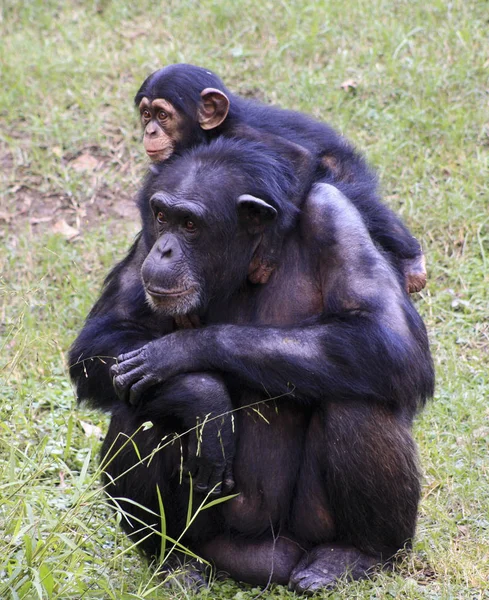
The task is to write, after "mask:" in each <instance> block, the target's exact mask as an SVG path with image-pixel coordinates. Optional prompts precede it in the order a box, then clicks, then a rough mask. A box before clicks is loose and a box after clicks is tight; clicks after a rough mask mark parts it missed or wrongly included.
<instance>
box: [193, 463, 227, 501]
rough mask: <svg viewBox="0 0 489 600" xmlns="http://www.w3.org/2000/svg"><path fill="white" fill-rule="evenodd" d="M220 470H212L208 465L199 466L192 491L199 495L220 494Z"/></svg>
mask: <svg viewBox="0 0 489 600" xmlns="http://www.w3.org/2000/svg"><path fill="white" fill-rule="evenodd" d="M221 479H222V470H221V469H220V468H217V469H216V468H213V466H212V465H210V464H209V463H207V464H202V463H201V464H200V465H199V471H198V473H197V475H196V477H195V483H194V490H195V491H196V492H197V493H199V494H211V495H212V496H217V495H218V494H220V493H221V487H222V486H221Z"/></svg>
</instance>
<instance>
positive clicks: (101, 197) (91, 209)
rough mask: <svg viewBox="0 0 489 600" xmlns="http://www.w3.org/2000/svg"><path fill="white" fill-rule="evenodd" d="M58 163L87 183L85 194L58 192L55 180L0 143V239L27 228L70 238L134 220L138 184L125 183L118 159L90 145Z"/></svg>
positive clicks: (135, 219)
mask: <svg viewBox="0 0 489 600" xmlns="http://www.w3.org/2000/svg"><path fill="white" fill-rule="evenodd" d="M60 161H61V164H62V165H63V166H65V167H66V168H67V169H72V170H73V172H75V173H76V174H78V176H79V177H80V179H81V180H82V182H85V181H86V184H87V185H86V186H84V187H86V190H88V191H89V193H88V194H84V193H80V194H72V193H69V192H68V193H67V192H64V191H62V190H60V186H59V184H58V182H56V183H52V182H51V181H49V180H48V178H46V177H43V176H42V175H40V174H39V173H36V172H35V170H34V169H31V168H30V165H29V163H28V162H27V161H25V160H23V159H22V156H14V155H13V154H12V152H11V151H9V149H8V148H7V147H6V146H5V145H0V170H1V174H0V184H1V193H0V237H5V235H7V234H8V235H9V236H11V235H14V236H15V235H16V234H17V233H18V232H19V231H20V230H22V231H25V229H26V225H27V226H28V227H29V228H31V229H32V232H33V234H34V235H36V234H41V233H45V232H49V231H51V232H55V233H60V234H61V235H63V236H65V237H67V238H68V239H71V238H74V237H76V236H77V235H79V234H81V233H82V232H83V231H84V230H87V229H90V228H93V227H98V226H100V225H101V223H111V224H114V223H115V222H117V221H119V222H120V221H121V220H122V219H124V220H126V221H127V220H129V221H131V222H137V220H138V218H139V217H138V211H137V208H136V205H135V202H134V199H135V195H136V190H137V185H136V184H135V183H134V182H128V179H131V178H130V177H129V178H128V177H127V174H126V171H127V169H126V168H125V166H124V161H121V160H120V157H114V156H105V155H103V153H102V152H101V150H100V149H99V148H97V147H93V146H91V147H88V148H83V149H82V150H80V151H79V152H77V153H76V154H75V155H71V156H70V155H65V156H62V157H60ZM107 179H109V180H110V184H108V183H107V181H106V180H107Z"/></svg>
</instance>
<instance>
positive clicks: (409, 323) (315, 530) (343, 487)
mask: <svg viewBox="0 0 489 600" xmlns="http://www.w3.org/2000/svg"><path fill="white" fill-rule="evenodd" d="M271 158H272V156H271V151H270V149H269V148H266V147H264V146H263V145H260V144H258V143H252V142H249V141H245V140H241V141H239V140H227V139H224V138H221V139H219V140H216V141H214V142H211V143H210V144H209V145H208V146H198V147H196V148H194V149H193V150H192V151H189V152H187V153H184V154H183V155H182V156H181V157H174V158H173V159H172V160H171V161H169V162H167V163H165V165H164V166H163V167H162V168H161V169H160V173H159V175H157V176H155V177H154V178H153V180H152V183H151V189H150V190H148V191H149V192H150V193H151V196H150V211H151V214H152V215H153V222H152V223H151V224H149V223H148V222H146V223H145V225H144V228H145V231H144V234H145V235H143V236H142V237H141V238H140V239H139V240H138V241H137V243H136V244H135V246H134V247H133V249H132V251H131V252H130V254H129V255H128V257H127V258H126V259H125V260H124V261H122V263H121V264H120V265H119V266H118V267H116V268H115V270H114V271H113V272H112V273H111V275H110V276H109V278H108V282H107V285H106V287H105V290H104V292H103V294H102V296H101V298H100V299H99V300H98V302H97V303H96V305H95V307H94V308H93V309H92V312H91V313H90V315H89V317H88V319H87V322H86V324H85V326H84V328H83V330H82V332H81V333H80V335H79V337H78V339H77V340H76V341H75V343H74V345H73V347H72V349H71V352H70V364H71V375H72V377H73V379H74V380H75V382H76V384H77V391H78V395H79V397H80V398H81V399H88V400H90V401H91V402H92V404H93V405H95V406H98V407H100V408H105V409H109V410H111V412H112V419H111V423H110V428H109V432H108V434H107V437H106V439H105V442H104V446H103V451H102V454H103V457H104V459H103V460H104V464H105V469H106V472H107V473H108V480H107V481H108V486H107V491H108V492H109V493H110V494H111V495H112V496H113V497H114V498H116V499H117V500H116V501H117V502H118V503H119V504H122V505H123V506H124V508H125V509H126V510H127V511H128V512H129V513H130V514H131V515H132V517H131V518H130V519H129V520H128V521H127V522H125V521H124V520H123V523H124V524H125V525H124V526H125V529H126V531H127V532H128V533H129V535H131V537H132V538H133V539H134V540H136V541H139V542H140V547H141V548H142V549H143V550H144V551H145V552H146V553H147V554H149V555H157V554H158V552H159V551H160V541H159V539H158V535H157V532H158V531H160V527H161V525H160V521H161V520H160V517H159V516H158V515H159V512H160V508H159V506H160V504H159V497H161V498H162V500H163V504H164V508H165V515H166V525H167V530H166V533H167V535H169V536H170V537H173V538H178V537H179V536H180V535H181V533H182V531H183V530H184V528H185V518H186V511H187V501H188V494H189V489H188V485H186V483H185V480H183V481H182V479H181V473H180V471H181V469H180V464H181V460H183V461H184V462H185V461H187V462H188V461H190V463H191V466H190V469H193V468H194V467H195V465H197V468H198V477H199V485H200V487H201V489H202V490H209V489H211V487H212V486H213V485H220V484H221V482H222V483H223V484H224V485H223V488H226V487H227V489H229V488H230V487H231V486H232V477H231V474H232V475H233V476H234V482H235V487H234V492H236V493H237V494H238V495H237V496H236V497H234V498H232V499H231V500H228V501H226V502H224V503H221V504H219V505H216V506H214V507H213V508H211V509H208V510H205V511H202V513H201V514H200V515H199V517H198V518H197V520H196V521H195V522H194V523H193V524H192V526H191V527H190V528H189V530H188V531H187V532H186V534H185V536H184V538H183V541H184V543H185V544H186V545H187V546H188V547H190V548H191V549H192V550H193V551H194V552H197V553H199V554H200V555H201V556H203V557H205V558H206V559H208V560H209V561H211V562H213V563H214V564H215V566H216V567H217V568H218V569H220V570H224V571H227V572H228V573H230V574H231V576H233V577H234V578H236V579H239V580H243V581H248V582H251V583H255V584H259V585H265V584H266V583H267V582H268V581H275V582H279V583H284V584H286V583H288V584H289V585H290V586H291V588H293V589H295V590H296V591H308V592H311V591H314V590H316V589H318V588H321V587H329V586H332V585H334V583H335V582H336V581H337V579H338V577H341V576H343V575H345V574H349V576H351V577H353V578H360V577H363V576H365V575H366V572H367V570H368V569H369V568H370V567H372V566H373V565H375V564H377V563H381V562H385V561H387V560H388V559H389V558H390V557H392V556H393V554H394V553H395V552H396V551H397V550H398V549H399V548H401V547H403V546H404V545H406V544H407V545H409V543H410V540H411V538H412V536H413V534H414V530H415V522H416V513H417V505H418V500H419V481H418V470H417V464H416V450H415V446H414V442H413V440H412V437H411V432H410V429H411V424H412V420H413V417H414V415H415V413H416V410H417V409H418V408H419V407H420V406H422V404H423V403H424V401H425V399H426V398H427V397H428V396H430V394H431V393H432V388H433V371H432V363H431V358H430V354H429V349H428V343H427V337H426V332H425V329H424V326H423V323H422V321H421V319H420V317H419V315H418V314H417V312H416V311H415V309H414V307H413V305H412V304H411V303H410V301H409V298H408V296H407V293H406V292H405V291H404V290H403V288H402V286H401V285H400V283H399V281H398V278H397V276H396V275H395V273H394V269H393V267H392V266H391V265H390V264H389V263H388V262H387V260H386V259H385V257H384V256H383V254H382V253H381V252H379V251H378V249H377V248H376V246H375V245H374V244H373V242H372V240H371V237H370V235H369V234H368V231H367V229H366V227H365V225H364V223H363V220H362V218H361V216H360V215H359V213H358V212H357V210H356V208H355V207H354V206H353V204H352V203H351V202H350V201H349V200H348V199H347V198H346V197H345V196H344V195H343V194H342V193H341V192H340V191H338V190H337V189H336V188H334V187H332V186H331V185H328V184H316V185H315V186H314V187H313V190H312V192H311V193H310V194H309V195H308V197H307V199H306V200H305V201H304V204H303V206H302V207H301V213H300V215H299V218H298V220H297V221H296V225H295V226H294V228H293V229H292V230H291V231H289V233H288V234H287V236H286V238H285V240H284V244H283V247H282V252H281V256H280V261H279V263H278V265H277V267H276V269H275V270H274V272H273V274H272V275H271V277H270V279H269V281H268V283H267V284H266V285H261V286H257V285H252V284H250V283H249V282H248V281H247V273H248V265H249V263H250V262H251V261H252V260H253V254H254V252H255V251H256V248H257V246H258V244H259V241H260V237H261V233H262V232H263V231H264V230H265V229H273V227H274V223H275V222H276V221H277V213H279V212H280V211H283V210H290V205H288V204H287V203H285V204H282V205H281V204H280V202H281V197H282V195H281V194H280V193H279V192H280V188H281V187H284V186H287V185H289V183H288V182H289V175H290V174H289V173H288V172H287V169H288V168H289V167H288V166H287V162H286V161H284V162H282V163H281V162H280V157H278V158H276V159H274V161H275V160H276V161H277V162H274V161H272V160H271ZM264 174H267V177H263V175H264ZM151 243H152V246H151ZM189 313H190V314H196V315H198V316H199V318H200V321H201V323H202V324H203V326H202V327H201V328H196V329H187V330H180V331H174V325H173V318H174V317H177V316H179V315H186V314H189ZM115 356H118V359H117V361H116V362H115V363H114V360H111V359H110V358H108V357H115ZM97 357H102V359H101V360H99V359H98V358H97ZM111 365H112V366H111ZM127 401H129V402H127ZM229 406H232V408H233V409H234V420H235V429H234V433H233V429H232V427H231V424H230V422H229V421H230V417H229V415H223V417H222V419H219V418H217V419H214V420H213V421H210V419H212V417H214V416H218V417H219V416H221V415H222V414H223V412H224V411H225V410H226V407H229ZM199 413H200V414H199ZM196 419H197V420H198V421H199V423H200V424H203V423H204V422H205V421H206V419H207V421H208V422H209V424H212V423H216V425H215V426H213V429H211V430H210V433H209V435H207V436H206V427H207V425H205V424H204V426H203V428H201V429H203V431H202V435H201V438H200V441H201V442H202V446H207V448H202V449H201V450H202V452H203V453H204V454H206V456H205V460H204V458H203V456H202V454H200V455H199V454H198V453H197V454H196V452H195V447H193V446H192V438H193V435H194V434H192V433H190V434H189V438H188V439H187V440H185V439H184V440H183V441H182V442H181V444H182V446H183V448H182V449H180V443H174V444H173V445H170V446H165V447H163V443H162V440H164V439H166V440H168V439H171V434H172V433H173V432H179V433H181V432H183V431H185V429H186V428H187V427H188V426H189V425H192V424H193V425H195V424H196ZM147 420H151V421H152V422H153V423H154V427H153V428H152V429H149V430H147V431H143V430H142V429H141V425H142V424H143V423H144V422H145V421H147ZM128 438H131V439H132V441H133V442H134V444H136V445H137V447H138V453H136V451H135V450H134V446H133V443H132V442H131V443H127V439H128ZM216 440H218V442H216ZM216 449H217V450H216ZM182 453H183V459H182V456H181V454H182ZM140 457H143V460H140ZM145 457H147V458H145ZM230 467H232V470H231V468H230ZM124 498H127V499H128V502H127V503H126V504H124V500H121V499H124ZM142 507H146V508H147V509H148V510H149V511H150V512H145V511H144V510H143V508H142ZM144 525H146V529H145V528H144ZM152 532H153V533H152ZM154 532H156V533H154Z"/></svg>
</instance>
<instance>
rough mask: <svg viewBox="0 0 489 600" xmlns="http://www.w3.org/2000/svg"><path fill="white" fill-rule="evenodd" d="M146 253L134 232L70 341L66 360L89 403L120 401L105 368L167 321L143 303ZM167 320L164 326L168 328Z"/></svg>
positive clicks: (156, 333)
mask: <svg viewBox="0 0 489 600" xmlns="http://www.w3.org/2000/svg"><path fill="white" fill-rule="evenodd" d="M145 254H146V252H145V249H144V242H143V240H142V238H141V237H138V239H137V240H136V242H135V243H134V245H133V246H132V248H131V250H130V251H129V253H128V255H127V256H126V257H125V258H124V259H123V260H122V261H121V262H120V263H119V264H118V265H116V267H115V268H114V269H113V270H112V271H111V273H110V274H109V275H108V277H107V279H106V281H105V286H104V290H103V292H102V295H101V296H100V298H99V299H98V301H97V302H96V304H95V305H94V307H93V308H92V310H91V311H90V314H89V315H88V317H87V320H86V322H85V325H84V327H83V329H82V331H81V332H80V334H79V336H78V337H77V339H76V340H75V342H74V343H73V345H72V347H71V349H70V352H69V356H68V364H69V369H70V375H71V378H72V380H73V381H74V382H75V384H76V391H77V397H78V399H79V400H86V401H88V402H89V403H90V404H91V405H92V406H95V407H97V408H101V409H110V407H111V405H112V404H113V403H114V402H120V400H119V398H118V397H117V395H116V393H115V391H114V387H113V385H112V377H111V375H110V372H109V369H110V367H111V365H112V364H113V363H114V362H115V359H116V357H117V356H118V355H119V354H120V353H121V352H129V351H131V350H134V349H136V348H140V347H141V346H144V345H145V344H146V343H148V342H149V341H151V340H154V339H157V338H158V337H160V336H161V335H162V334H163V333H164V332H165V323H162V320H161V319H159V320H158V322H156V319H155V317H154V315H152V314H151V312H150V310H149V308H148V306H147V305H146V302H145V295H144V289H143V286H142V283H141V279H140V275H139V270H140V268H141V264H142V261H143V260H144V256H145ZM170 323H171V320H170V319H167V323H166V327H167V329H166V331H171V325H170Z"/></svg>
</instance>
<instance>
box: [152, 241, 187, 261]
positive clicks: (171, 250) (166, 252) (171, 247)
mask: <svg viewBox="0 0 489 600" xmlns="http://www.w3.org/2000/svg"><path fill="white" fill-rule="evenodd" d="M156 249H157V252H158V254H159V255H160V256H161V258H162V259H163V260H165V261H169V260H171V261H174V260H177V259H178V258H179V256H180V254H181V249H180V245H179V244H178V240H177V238H176V237H175V236H174V235H165V236H164V237H162V238H160V240H159V241H158V242H157V248H156Z"/></svg>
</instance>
